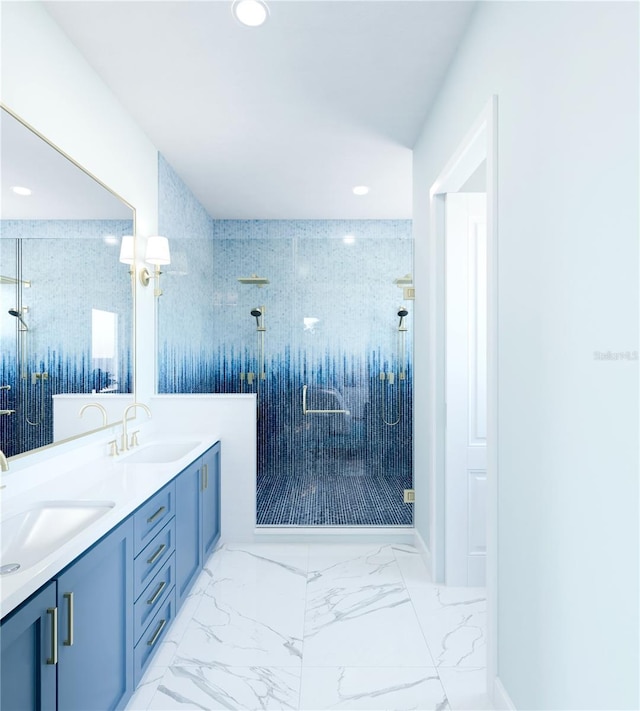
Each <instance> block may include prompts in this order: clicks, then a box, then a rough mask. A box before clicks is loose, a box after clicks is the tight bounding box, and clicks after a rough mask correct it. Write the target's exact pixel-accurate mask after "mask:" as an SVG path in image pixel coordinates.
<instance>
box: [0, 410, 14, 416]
mask: <svg viewBox="0 0 640 711" xmlns="http://www.w3.org/2000/svg"><path fill="white" fill-rule="evenodd" d="M13 414H15V410H0V415H13Z"/></svg>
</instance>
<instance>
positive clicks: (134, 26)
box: [45, 0, 474, 219]
mask: <svg viewBox="0 0 640 711" xmlns="http://www.w3.org/2000/svg"><path fill="white" fill-rule="evenodd" d="M45 6H46V8H47V9H48V11H49V12H50V14H51V15H52V16H53V18H54V19H55V20H56V21H57V22H58V24H59V25H60V26H61V27H62V29H63V30H64V32H66V34H67V35H68V36H69V38H70V39H71V41H72V42H73V43H74V44H75V45H76V46H77V47H78V49H79V50H80V51H81V52H82V54H83V55H84V56H85V57H86V59H87V60H88V62H89V63H90V64H91V65H92V66H93V68H94V69H95V70H96V71H97V72H98V74H100V75H101V76H102V77H103V79H104V81H105V82H106V83H107V84H108V85H109V87H110V88H111V90H112V91H113V93H114V94H115V95H116V96H117V97H118V99H119V100H120V101H121V103H122V104H123V106H124V107H125V108H126V109H127V110H128V111H129V112H130V113H131V114H132V115H133V117H134V118H135V120H136V121H137V122H138V124H139V125H140V126H141V127H142V129H143V130H144V131H145V132H146V134H147V135H148V136H149V138H150V139H151V141H152V142H153V143H154V144H155V145H156V146H157V148H158V149H159V150H160V152H161V153H162V154H164V156H165V157H166V158H167V160H168V161H169V162H170V163H171V165H172V166H173V167H174V168H175V170H176V171H177V172H178V174H179V175H180V176H181V177H182V179H183V180H184V181H185V182H186V183H187V185H188V186H189V187H190V188H191V190H192V191H193V192H194V193H195V195H196V197H197V198H198V199H199V200H200V201H201V202H202V204H203V205H204V206H205V208H206V209H207V210H208V212H209V213H210V214H211V216H212V217H215V218H220V219H224V218H226V219H340V218H344V219H390V218H398V219H399V218H410V217H411V190H412V187H411V162H412V155H411V148H412V146H413V144H414V143H415V141H416V139H417V137H418V134H419V131H420V127H421V126H422V124H423V122H424V119H425V117H426V115H427V113H428V111H429V108H430V106H431V103H432V101H433V100H434V97H435V95H436V92H437V90H438V87H439V86H440V83H441V81H442V79H443V77H444V74H445V72H446V70H447V67H448V66H449V63H450V62H451V59H452V57H453V55H454V54H455V51H456V48H457V46H458V44H459V41H460V39H461V36H462V34H463V32H464V30H465V28H466V26H467V24H468V22H469V19H470V15H471V12H472V10H473V6H474V3H473V2H464V1H456V0H448V1H445V2H438V1H431V0H407V1H405V0H354V1H351V0H333V1H330V0H320V1H318V0H271V2H270V3H269V6H270V12H271V15H270V18H269V20H268V22H267V23H266V24H265V25H264V26H262V27H260V28H247V27H244V26H241V25H239V24H238V23H237V22H236V21H235V19H234V18H233V17H232V15H231V12H230V8H231V1H230V0H228V1H227V0H209V1H207V2H202V1H192V0H181V1H178V2H155V1H150V2H147V1H142V2H128V1H126V0H125V1H122V0H116V1H113V2H102V1H93V2H66V1H64V2H47V3H46V4H45ZM360 184H365V185H369V186H370V187H371V192H370V193H369V195H368V196H366V197H356V196H354V195H353V194H352V192H351V188H352V187H353V186H354V185H360Z"/></svg>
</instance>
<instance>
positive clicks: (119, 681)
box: [8, 518, 134, 711]
mask: <svg viewBox="0 0 640 711" xmlns="http://www.w3.org/2000/svg"><path fill="white" fill-rule="evenodd" d="M133 579H134V578H133V521H132V519H131V518H128V519H126V520H125V521H124V522H123V523H121V524H120V525H118V526H117V527H116V528H115V529H113V531H111V532H110V533H109V534H108V535H107V536H106V537H105V538H103V539H102V540H101V541H99V542H98V543H97V544H96V545H95V546H93V548H90V549H89V550H88V551H87V552H86V553H85V554H84V555H82V556H81V557H80V558H78V559H77V560H76V561H75V562H74V563H72V564H71V565H70V566H69V567H68V568H66V569H65V570H64V571H63V572H62V573H61V574H60V575H58V576H57V583H58V610H59V613H58V709H60V711H93V710H94V709H95V711H106V710H107V709H110V710H111V709H119V708H123V707H124V706H125V704H126V701H127V700H128V698H129V697H130V696H131V694H132V693H133V689H134V681H133V642H134V640H133ZM8 708H9V707H8Z"/></svg>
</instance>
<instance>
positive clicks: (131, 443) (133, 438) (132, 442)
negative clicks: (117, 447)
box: [129, 430, 140, 447]
mask: <svg viewBox="0 0 640 711" xmlns="http://www.w3.org/2000/svg"><path fill="white" fill-rule="evenodd" d="M139 434H140V430H136V431H135V432H132V433H131V440H130V441H129V446H130V447H137V446H138V445H139V444H140V442H138V435H139Z"/></svg>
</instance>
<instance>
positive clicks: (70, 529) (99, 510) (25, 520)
mask: <svg viewBox="0 0 640 711" xmlns="http://www.w3.org/2000/svg"><path fill="white" fill-rule="evenodd" d="M114 506H115V503H114V502H113V501H43V502H39V503H36V504H33V505H32V506H30V507H29V508H27V509H25V510H24V511H21V512H20V513H18V514H14V515H13V516H10V517H9V518H7V519H5V520H4V521H2V523H0V537H1V541H2V542H1V545H0V574H3V575H6V574H7V573H15V572H18V571H23V570H25V569H26V568H30V567H31V566H32V565H35V564H36V563H38V562H39V561H41V560H42V559H43V558H46V556H48V555H49V554H50V553H52V552H53V551H54V550H56V549H57V548H59V547H60V546H62V545H64V544H65V543H67V542H68V541H70V540H71V539H72V538H73V537H74V536H75V535H76V534H78V533H80V532H81V531H82V530H84V529H85V528H87V526H89V525H91V524H92V523H93V522H94V521H97V520H98V519H99V518H100V517H101V516H104V515H105V514H106V513H107V512H108V511H110V510H111V509H112V508H113V507H114Z"/></svg>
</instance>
